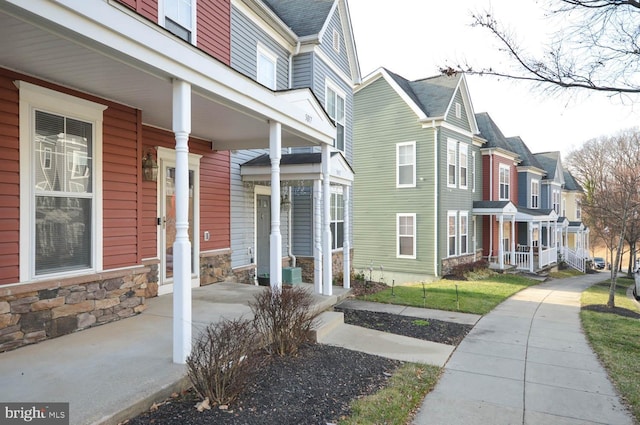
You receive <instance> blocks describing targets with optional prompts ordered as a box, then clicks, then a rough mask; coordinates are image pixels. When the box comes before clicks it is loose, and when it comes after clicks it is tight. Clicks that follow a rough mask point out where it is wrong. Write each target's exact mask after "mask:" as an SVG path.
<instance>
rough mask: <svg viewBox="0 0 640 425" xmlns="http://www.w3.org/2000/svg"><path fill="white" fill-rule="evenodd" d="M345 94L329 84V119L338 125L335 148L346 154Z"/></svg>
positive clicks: (327, 99) (327, 102) (327, 98)
mask: <svg viewBox="0 0 640 425" xmlns="http://www.w3.org/2000/svg"><path fill="white" fill-rule="evenodd" d="M344 99H345V94H344V93H343V92H342V91H340V90H339V89H338V88H337V87H335V86H333V85H331V84H330V83H328V82H327V90H326V102H325V103H326V105H325V107H326V108H327V113H328V114H329V118H331V119H332V120H333V123H334V124H335V125H336V140H335V145H334V147H335V148H336V149H338V150H341V151H343V152H344V137H345V136H344V128H345V123H346V121H345V111H344Z"/></svg>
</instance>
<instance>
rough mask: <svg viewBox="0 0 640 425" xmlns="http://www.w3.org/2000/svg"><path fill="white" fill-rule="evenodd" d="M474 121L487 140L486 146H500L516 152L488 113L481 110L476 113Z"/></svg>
mask: <svg viewBox="0 0 640 425" xmlns="http://www.w3.org/2000/svg"><path fill="white" fill-rule="evenodd" d="M476 122H477V123H478V129H479V130H480V135H481V136H482V137H483V138H485V139H486V140H487V144H486V145H485V147H486V148H501V149H504V150H507V151H509V152H513V153H517V152H516V151H515V150H513V148H512V146H511V144H510V143H509V142H508V141H507V138H506V137H504V134H502V131H501V130H500V128H499V127H498V126H497V125H496V123H495V122H494V121H493V120H492V119H491V117H490V116H489V114H488V113H486V112H481V113H479V114H476Z"/></svg>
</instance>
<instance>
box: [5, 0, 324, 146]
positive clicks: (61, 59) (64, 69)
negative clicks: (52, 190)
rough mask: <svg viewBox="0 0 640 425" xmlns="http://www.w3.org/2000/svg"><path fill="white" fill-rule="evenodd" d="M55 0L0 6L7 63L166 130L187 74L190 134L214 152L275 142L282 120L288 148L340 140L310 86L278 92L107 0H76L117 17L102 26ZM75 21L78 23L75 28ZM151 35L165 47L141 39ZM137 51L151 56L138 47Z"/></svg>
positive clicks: (98, 12)
mask: <svg viewBox="0 0 640 425" xmlns="http://www.w3.org/2000/svg"><path fill="white" fill-rule="evenodd" d="M35 3H42V4H40V5H35V6H34V4H35ZM57 3H58V2H49V1H47V2H41V1H39V0H30V2H25V3H24V4H25V6H26V5H28V6H29V7H33V8H36V9H35V10H34V9H31V11H25V10H24V9H21V8H20V7H16V6H13V5H11V4H10V3H4V2H3V3H2V4H0V39H1V40H2V49H0V66H2V67H6V68H9V69H12V70H14V71H17V72H19V73H24V74H28V75H32V76H34V77H37V78H39V79H44V80H47V81H49V82H52V83H55V84H58V85H62V86H65V87H68V88H71V89H75V90H78V91H81V92H84V93H88V94H92V95H95V96H97V97H100V98H105V99H109V100H112V101H114V102H117V103H121V104H125V105H128V106H131V107H134V108H136V109H140V110H142V120H143V122H144V123H145V124H148V125H151V126H156V127H160V128H164V129H167V130H171V128H172V90H173V89H172V80H173V79H174V78H180V79H183V80H184V81H187V82H189V83H190V84H191V86H192V132H191V135H192V136H194V137H197V138H201V139H204V140H209V141H212V143H213V148H214V149H216V150H229V149H248V148H263V147H268V143H269V141H268V135H269V120H274V119H275V120H277V121H279V122H282V124H283V125H282V146H283V147H294V146H311V145H317V144H321V143H331V142H332V139H333V135H334V134H335V127H333V125H332V124H331V123H330V121H329V119H328V117H326V116H323V111H322V108H321V107H319V105H318V104H317V100H316V99H315V98H314V97H313V95H312V94H311V93H310V92H309V91H308V90H300V91H294V92H292V93H295V96H294V95H291V94H289V95H288V97H287V96H282V95H279V94H277V93H273V92H272V91H270V90H268V89H266V88H264V87H262V86H261V85H259V84H257V83H255V82H254V81H252V80H251V79H249V78H246V77H244V76H242V75H240V74H238V73H237V72H235V71H233V70H231V69H230V68H228V67H226V66H224V65H223V64H221V63H219V62H217V61H216V60H215V59H213V58H211V57H209V56H206V55H204V54H203V53H202V52H200V51H198V50H197V49H195V48H193V47H192V46H189V45H187V44H186V43H184V42H182V41H181V40H177V39H175V38H174V37H172V36H168V35H167V33H165V31H164V30H163V29H161V28H158V27H156V26H154V25H153V24H151V23H146V22H143V21H142V20H140V19H137V18H135V17H134V16H132V15H131V14H130V13H125V12H124V11H122V10H120V8H117V7H114V6H113V5H111V4H109V3H107V2H104V1H101V2H91V3H92V5H89V6H88V5H86V4H84V2H76V3H75V5H79V7H89V8H93V9H101V10H95V11H94V10H93V9H91V12H90V13H91V14H92V16H93V18H95V16H100V15H102V16H101V17H102V18H104V21H105V22H108V21H109V20H110V19H111V20H113V21H114V23H113V24H110V23H105V24H104V25H100V24H98V23H97V21H90V22H87V21H88V20H89V19H88V18H87V16H83V15H82V14H81V13H76V12H75V11H73V10H69V9H68V8H64V7H62V6H60V5H58V4H57ZM18 4H19V5H20V6H22V5H23V3H18ZM37 7H40V8H41V9H43V10H42V12H41V13H38V12H37V11H38V9H37ZM75 7H76V6H74V8H75ZM93 18H92V19H93ZM69 20H74V21H77V22H76V24H75V26H76V27H77V30H74V29H72V28H74V27H73V25H74V23H73V22H68V21H69ZM101 21H102V19H101ZM120 21H124V22H122V23H119V22H120ZM58 22H64V25H62V24H58ZM83 25H84V27H83ZM107 25H109V27H107ZM113 25H124V27H123V29H122V30H120V29H119V28H112V26H113ZM131 26H136V28H135V30H133V31H132V35H131V37H130V38H128V39H125V40H124V41H122V42H119V40H120V39H121V38H122V37H123V36H122V32H121V31H125V30H126V29H128V28H130V27H131ZM87 34H90V35H87ZM135 37H139V38H141V40H142V41H140V40H135ZM144 37H147V38H144ZM110 40H111V41H112V43H111V44H110ZM146 40H153V43H156V44H158V43H159V45H155V44H153V43H151V42H149V43H147V44H144V45H143V43H144V42H145V41H146ZM127 47H128V48H129V50H128V51H127ZM165 48H166V50H164V49H165ZM136 49H138V50H140V51H143V52H144V53H145V54H148V56H145V58H146V59H148V60H144V61H143V60H141V59H140V58H139V57H136V56H135V55H133V54H132V52H133V51H135V50H136ZM172 53H173V54H174V57H179V60H176V59H174V58H173V57H170V56H171V55H172ZM191 59H192V62H193V63H188V61H189V60H191ZM184 77H192V78H184ZM313 120H315V121H313ZM310 121H313V122H312V123H311V124H310Z"/></svg>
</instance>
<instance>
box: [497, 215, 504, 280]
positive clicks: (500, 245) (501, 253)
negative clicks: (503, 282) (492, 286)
mask: <svg viewBox="0 0 640 425" xmlns="http://www.w3.org/2000/svg"><path fill="white" fill-rule="evenodd" d="M498 223H499V224H498V266H499V267H500V270H502V269H504V246H503V245H504V243H503V242H502V240H503V239H504V215H502V214H500V217H499V218H498Z"/></svg>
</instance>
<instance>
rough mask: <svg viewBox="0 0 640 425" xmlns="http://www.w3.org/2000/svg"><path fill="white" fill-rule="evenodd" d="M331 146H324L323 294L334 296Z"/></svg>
mask: <svg viewBox="0 0 640 425" xmlns="http://www.w3.org/2000/svg"><path fill="white" fill-rule="evenodd" d="M329 148H330V146H329V145H327V144H324V145H322V254H323V255H322V294H324V295H332V294H333V288H332V284H333V282H332V281H333V277H332V272H333V267H332V266H333V264H332V258H331V182H330V181H329V161H330V160H331V155H330V152H329Z"/></svg>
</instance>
